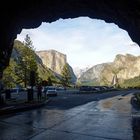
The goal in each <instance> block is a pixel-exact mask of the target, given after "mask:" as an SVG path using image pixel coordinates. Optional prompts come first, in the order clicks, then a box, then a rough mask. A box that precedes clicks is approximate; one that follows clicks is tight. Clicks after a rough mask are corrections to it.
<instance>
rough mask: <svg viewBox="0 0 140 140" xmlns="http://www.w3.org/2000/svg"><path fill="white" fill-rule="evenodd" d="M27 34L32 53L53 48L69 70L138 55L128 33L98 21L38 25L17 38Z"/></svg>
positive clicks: (85, 19) (88, 19)
mask: <svg viewBox="0 0 140 140" xmlns="http://www.w3.org/2000/svg"><path fill="white" fill-rule="evenodd" d="M26 34H29V35H30V37H31V39H32V41H33V44H34V46H35V48H36V50H48V49H55V50H57V51H60V52H62V53H64V54H66V55H67V60H68V63H69V64H70V65H71V66H72V67H86V66H87V65H95V64H98V63H103V62H108V61H113V59H114V57H115V55H116V54H125V53H130V54H134V55H139V54H140V49H139V46H137V45H132V44H134V43H133V41H132V40H131V39H130V37H129V36H128V33H127V32H126V31H124V30H122V29H120V28H118V26H117V25H115V24H113V23H112V24H107V23H105V22H104V21H102V20H94V19H90V18H87V17H86V18H84V17H81V18H76V19H67V20H62V19H60V20H58V21H56V22H53V23H51V24H49V23H42V25H41V26H40V27H39V28H36V29H30V30H25V29H23V31H22V32H21V34H20V35H18V37H17V39H19V40H21V41H23V40H24V38H25V36H26Z"/></svg>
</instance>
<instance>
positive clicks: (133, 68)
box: [79, 54, 140, 83]
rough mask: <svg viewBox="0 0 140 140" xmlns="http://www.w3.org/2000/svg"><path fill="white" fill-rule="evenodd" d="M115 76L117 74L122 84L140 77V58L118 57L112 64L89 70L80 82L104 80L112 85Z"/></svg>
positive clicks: (128, 55) (97, 66)
mask: <svg viewBox="0 0 140 140" xmlns="http://www.w3.org/2000/svg"><path fill="white" fill-rule="evenodd" d="M114 74H117V77H118V78H119V80H120V82H121V81H123V80H125V79H130V78H134V77H136V76H139V75H140V56H133V55H130V54H126V55H117V56H116V58H115V60H114V61H113V62H112V63H104V64H99V65H96V66H93V67H92V68H90V69H89V70H87V71H86V72H85V73H83V75H81V77H80V78H79V80H80V81H88V80H89V81H93V80H96V81H97V82H102V81H103V80H106V81H108V82H109V83H111V81H112V78H113V76H114Z"/></svg>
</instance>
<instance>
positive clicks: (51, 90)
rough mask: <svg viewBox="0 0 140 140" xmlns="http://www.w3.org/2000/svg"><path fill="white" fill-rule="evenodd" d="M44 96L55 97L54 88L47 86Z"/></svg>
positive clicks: (55, 91)
mask: <svg viewBox="0 0 140 140" xmlns="http://www.w3.org/2000/svg"><path fill="white" fill-rule="evenodd" d="M46 95H47V96H57V90H56V87H53V86H49V87H47V88H46Z"/></svg>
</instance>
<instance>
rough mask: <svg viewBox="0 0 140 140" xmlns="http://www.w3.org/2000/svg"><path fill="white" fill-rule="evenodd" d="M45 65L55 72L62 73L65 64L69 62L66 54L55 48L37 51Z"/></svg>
mask: <svg viewBox="0 0 140 140" xmlns="http://www.w3.org/2000/svg"><path fill="white" fill-rule="evenodd" d="M36 53H37V55H38V56H39V57H40V58H41V59H42V62H43V64H44V65H45V66H47V67H48V68H50V69H51V70H53V71H54V72H56V73H58V74H61V71H62V68H63V66H64V65H65V64H66V63H67V59H66V55H65V54H62V53H60V52H57V51H55V50H48V51H37V52H36Z"/></svg>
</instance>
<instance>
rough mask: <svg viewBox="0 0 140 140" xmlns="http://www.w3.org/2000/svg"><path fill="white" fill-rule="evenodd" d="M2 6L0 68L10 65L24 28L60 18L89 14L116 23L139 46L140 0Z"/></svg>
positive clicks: (24, 2) (44, 1)
mask: <svg viewBox="0 0 140 140" xmlns="http://www.w3.org/2000/svg"><path fill="white" fill-rule="evenodd" d="M0 9H1V12H0V19H1V22H0V27H1V37H0V71H3V69H4V68H5V67H6V66H7V65H8V63H9V59H10V55H11V52H12V47H13V41H14V39H15V38H16V36H17V34H18V33H20V32H21V30H22V29H23V28H26V29H27V28H28V29H29V28H36V27H38V26H40V25H41V23H42V22H53V21H56V20H58V19H60V18H63V19H66V18H76V17H79V16H88V17H90V18H96V19H102V20H105V21H106V22H108V23H115V24H117V25H118V26H119V27H120V28H122V29H124V30H126V31H128V33H129V35H130V37H131V38H132V40H133V41H135V42H137V43H138V44H139V45H140V39H139V37H140V14H139V13H140V0H113V1H112V0H94V1H93V0H88V1H87V0H57V1H56V0H40V1H34V0H30V1H27V0H20V4H19V5H18V6H17V1H16V0H12V1H8V0H5V1H2V2H1V5H0Z"/></svg>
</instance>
